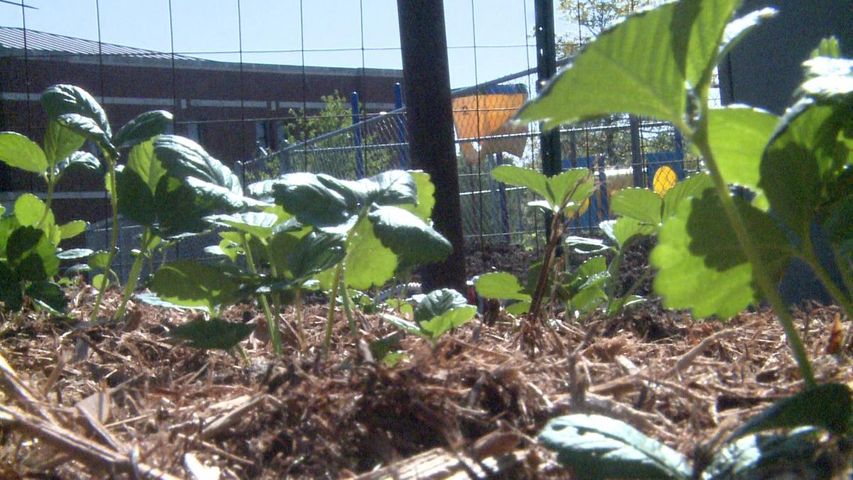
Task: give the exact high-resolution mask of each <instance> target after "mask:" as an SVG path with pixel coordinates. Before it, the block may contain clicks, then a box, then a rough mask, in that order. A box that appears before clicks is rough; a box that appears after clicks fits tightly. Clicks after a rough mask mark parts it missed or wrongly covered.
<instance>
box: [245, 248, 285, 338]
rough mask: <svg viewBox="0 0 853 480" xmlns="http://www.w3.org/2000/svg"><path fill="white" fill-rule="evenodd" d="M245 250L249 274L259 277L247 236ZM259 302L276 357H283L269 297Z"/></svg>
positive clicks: (263, 297)
mask: <svg viewBox="0 0 853 480" xmlns="http://www.w3.org/2000/svg"><path fill="white" fill-rule="evenodd" d="M243 250H244V251H245V252H246V264H247V266H248V268H249V272H251V274H252V275H257V274H258V269H257V267H256V266H255V259H254V258H253V257H252V249H251V248H250V246H249V240H248V239H247V238H246V235H243ZM258 302H259V303H260V304H261V308H262V309H263V310H264V318H266V320H267V330H269V333H270V342H271V343H272V348H273V351H274V352H275V354H276V355H281V353H282V349H281V335H280V334H279V331H278V322H276V321H275V317H274V316H273V313H272V310H271V309H270V303H269V301H268V300H267V296H266V295H264V294H260V295H258Z"/></svg>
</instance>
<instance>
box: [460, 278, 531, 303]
mask: <svg viewBox="0 0 853 480" xmlns="http://www.w3.org/2000/svg"><path fill="white" fill-rule="evenodd" d="M474 288H475V289H476V290H477V294H478V295H480V296H481V297H484V298H497V299H502V300H522V301H527V302H529V301H530V300H531V297H530V294H528V293H526V292H525V291H524V288H523V287H522V286H521V284H520V283H518V279H517V278H515V275H513V274H511V273H506V272H494V273H485V274H483V275H480V276H479V277H477V279H476V280H474Z"/></svg>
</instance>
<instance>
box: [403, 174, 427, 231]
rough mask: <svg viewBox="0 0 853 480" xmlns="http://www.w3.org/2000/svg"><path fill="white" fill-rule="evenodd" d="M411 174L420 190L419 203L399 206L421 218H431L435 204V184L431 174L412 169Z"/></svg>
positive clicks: (418, 190)
mask: <svg viewBox="0 0 853 480" xmlns="http://www.w3.org/2000/svg"><path fill="white" fill-rule="evenodd" d="M409 174H410V175H411V176H412V178H413V179H414V180H415V185H416V187H417V192H418V203H417V205H411V204H409V205H400V206H399V207H400V208H402V209H404V210H408V211H410V212H412V213H414V214H415V215H417V216H418V218H420V219H421V220H424V221H426V220H429V218H430V217H431V216H432V209H433V207H434V206H435V185H433V183H432V180H431V179H430V176H429V174H428V173H426V172H422V171H419V170H418V171H410V172H409Z"/></svg>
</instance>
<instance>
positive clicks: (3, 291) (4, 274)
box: [0, 260, 24, 312]
mask: <svg viewBox="0 0 853 480" xmlns="http://www.w3.org/2000/svg"><path fill="white" fill-rule="evenodd" d="M0 302H3V306H4V307H5V308H6V310H10V311H13V312H17V311H18V310H20V309H21V307H22V306H23V305H24V295H23V294H22V293H21V283H20V279H19V278H18V275H17V274H16V273H15V271H14V270H12V269H11V268H9V265H8V264H7V263H6V261H4V260H0Z"/></svg>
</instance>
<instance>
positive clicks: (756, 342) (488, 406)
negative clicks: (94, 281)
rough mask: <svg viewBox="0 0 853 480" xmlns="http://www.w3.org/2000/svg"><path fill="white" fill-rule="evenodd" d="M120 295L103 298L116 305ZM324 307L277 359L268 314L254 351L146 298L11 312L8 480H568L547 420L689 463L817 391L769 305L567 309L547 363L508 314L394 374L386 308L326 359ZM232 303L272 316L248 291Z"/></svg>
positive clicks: (823, 335)
mask: <svg viewBox="0 0 853 480" xmlns="http://www.w3.org/2000/svg"><path fill="white" fill-rule="evenodd" d="M68 294H69V297H70V298H71V299H72V300H71V304H70V305H69V307H70V312H71V315H70V318H72V319H77V318H86V316H87V314H88V313H89V312H88V309H89V308H90V307H89V305H91V303H92V301H93V300H94V292H93V291H92V290H91V288H90V287H88V286H82V287H80V288H73V289H69V291H68ZM118 301H119V298H118V296H117V295H115V294H111V295H108V296H107V298H106V304H105V310H106V311H105V312H104V313H105V314H109V313H110V310H111V309H114V308H115V307H116V306H117V304H118ZM289 313H290V314H289V315H287V316H286V320H288V321H291V320H292V319H293V318H294V316H293V315H292V312H289ZM326 313H327V312H326V309H325V307H324V306H311V307H307V309H306V312H305V315H304V318H305V321H306V323H307V325H306V327H307V331H308V344H309V345H310V348H309V349H308V350H307V351H305V352H300V351H299V350H298V349H297V348H295V347H294V346H293V345H292V342H291V344H288V345H287V346H286V351H285V354H284V355H283V356H281V357H278V358H275V357H274V356H272V355H271V354H270V350H269V346H268V344H267V343H266V340H265V339H266V337H267V335H266V332H265V331H264V329H263V328H261V327H258V328H257V329H256V331H255V333H254V334H253V335H252V336H251V337H250V339H249V341H248V342H244V343H243V350H244V352H245V357H241V356H240V355H232V354H229V353H224V352H220V351H201V350H196V349H191V348H188V347H185V346H180V345H175V344H173V343H171V341H170V339H169V337H168V336H167V332H168V330H169V329H170V328H171V327H172V326H174V325H177V324H181V323H183V322H185V321H186V320H187V319H188V318H189V316H191V315H190V314H188V313H186V312H184V311H177V310H163V309H158V308H154V307H150V306H146V305H135V306H133V307H132V308H131V310H130V314H129V315H128V316H127V321H126V322H124V323H121V324H102V325H87V324H82V323H80V324H78V323H74V322H70V323H60V322H57V321H56V320H50V319H48V318H46V317H43V316H40V315H37V314H35V313H33V312H28V313H25V314H24V315H22V316H20V317H17V318H16V319H10V318H6V319H4V321H3V323H2V325H3V326H2V333H0V352H2V355H3V357H5V359H6V360H7V361H8V363H9V366H10V368H9V369H4V370H5V371H4V372H3V377H2V380H3V385H4V388H3V390H2V393H0V396H2V402H0V403H2V404H3V405H5V407H3V412H2V418H3V422H4V425H5V426H4V427H3V429H2V432H3V435H2V442H3V443H2V445H0V477H3V478H20V477H30V476H48V477H52V478H69V479H70V478H103V477H104V476H105V475H107V474H110V473H111V472H121V471H124V472H126V473H127V478H134V476H137V477H139V478H142V477H147V478H155V477H157V476H156V475H153V474H152V472H153V473H160V474H162V475H160V476H159V478H169V477H168V475H172V476H173V477H177V478H205V477H199V476H198V475H201V473H199V472H202V471H204V469H205V468H209V469H218V471H219V473H220V475H221V476H220V477H219V478H284V477H292V478H355V477H357V476H359V475H365V476H364V478H393V476H394V474H393V472H391V471H390V470H385V471H384V473H383V471H379V473H374V474H370V473H369V472H371V471H373V470H375V469H377V468H380V467H383V466H388V465H396V466H397V468H396V470H394V471H396V475H398V476H399V478H416V477H415V476H414V474H413V473H412V472H420V473H419V475H420V477H421V478H452V475H454V474H456V475H459V476H458V477H455V478H468V477H469V476H473V475H478V474H479V475H485V474H487V473H488V472H490V471H492V472H493V473H494V471H495V470H498V469H500V470H501V471H503V472H504V478H571V477H570V474H569V473H568V472H567V471H565V470H564V469H562V468H560V467H559V466H558V465H557V464H556V463H555V462H554V460H553V456H552V454H551V453H549V452H548V451H546V450H544V449H542V448H541V447H539V446H537V444H536V443H535V441H534V440H533V438H534V437H535V436H536V434H537V432H538V431H539V430H541V428H542V427H543V425H544V424H545V422H546V421H547V420H548V419H550V418H552V417H555V416H558V415H562V414H566V413H570V412H571V413H579V412H589V413H603V414H606V415H609V416H613V417H615V418H618V419H621V420H624V421H626V422H628V423H629V424H631V425H633V426H635V427H637V428H638V429H639V430H641V431H643V432H644V433H646V434H648V435H650V436H652V437H654V438H657V439H659V440H661V441H662V442H664V443H665V444H667V445H669V446H671V447H673V448H675V449H676V450H678V451H680V452H683V453H685V454H687V455H688V456H689V457H691V458H694V457H695V454H696V452H698V451H700V450H697V448H699V447H700V446H701V445H702V444H703V443H704V442H714V441H719V440H720V439H723V438H725V436H726V435H727V434H728V433H730V432H731V431H732V430H733V429H734V428H735V427H736V426H738V425H740V424H741V423H742V421H743V420H744V419H745V418H747V417H749V416H751V415H753V414H754V413H756V412H758V411H760V410H762V409H764V408H766V407H767V406H768V405H770V404H771V403H772V402H773V401H775V400H777V399H780V398H782V397H785V396H787V395H790V394H793V393H795V392H797V391H799V390H801V389H802V386H803V384H802V381H801V379H800V378H799V374H798V370H797V367H796V364H795V363H794V362H793V360H792V359H791V357H790V355H789V353H788V348H787V345H786V344H785V340H784V335H783V332H782V330H781V328H780V327H779V325H778V322H777V321H776V320H775V318H774V316H773V314H772V313H770V312H769V311H757V312H747V313H743V314H741V315H738V316H737V317H736V318H734V319H732V320H731V321H729V322H717V321H709V322H698V321H694V320H693V319H691V318H690V316H689V315H686V314H680V313H675V312H670V311H662V310H660V309H659V308H657V307H656V306H655V304H653V303H650V304H647V305H645V306H641V307H637V308H632V309H629V310H628V311H627V312H625V313H623V314H621V315H619V316H616V317H613V318H604V317H600V318H593V319H591V320H589V321H587V322H586V323H584V324H578V323H575V322H572V321H568V322H566V321H561V322H558V323H557V324H556V327H555V330H554V331H555V332H556V335H554V336H547V338H550V340H549V344H550V345H549V346H547V347H546V348H545V349H544V350H543V351H541V352H539V353H538V354H537V355H536V356H535V357H534V358H531V357H529V356H527V355H526V354H524V353H522V352H521V351H520V350H519V341H518V337H517V328H516V325H514V324H513V321H512V319H511V318H509V317H505V316H500V318H499V319H498V321H497V322H496V323H495V324H494V325H492V326H489V325H485V324H483V323H481V322H479V321H473V322H470V323H469V324H467V325H465V326H464V327H463V328H460V329H458V330H456V331H455V332H454V333H452V334H450V335H446V336H444V337H442V338H441V340H439V341H438V343H437V344H436V345H435V347H433V346H432V345H431V344H430V343H429V342H427V341H425V340H423V339H420V338H415V337H406V338H404V339H403V340H402V342H401V346H402V347H403V350H404V351H405V352H406V354H407V357H408V358H407V359H405V360H403V361H402V362H400V363H399V364H398V365H396V366H395V367H393V368H391V367H386V366H383V365H381V364H377V363H376V362H374V361H373V359H372V358H371V355H370V353H369V349H367V348H366V343H365V341H369V340H372V339H376V338H380V337H382V336H384V335H386V334H389V333H391V332H392V331H393V330H392V328H391V327H389V326H388V325H387V324H385V323H384V322H383V321H382V320H381V318H380V317H379V316H378V315H362V314H357V315H358V321H359V323H360V327H361V333H362V341H353V339H352V338H351V337H350V336H349V331H348V329H347V328H346V321H345V319H344V318H342V315H340V316H339V317H340V318H338V319H337V320H338V321H337V323H336V325H337V329H336V331H335V335H334V339H333V343H332V344H333V350H332V352H331V355H330V357H329V358H328V359H323V358H321V357H320V355H319V351H320V349H319V345H321V344H322V335H323V328H324V323H325V317H326ZM837 315H839V311H838V310H837V309H836V308H835V307H814V308H810V309H808V311H801V312H799V313H798V315H797V319H798V327H799V328H800V329H801V331H802V332H803V336H804V337H805V339H806V343H807V348H808V351H809V353H810V354H811V355H812V356H813V357H812V358H813V359H814V367H815V370H816V376H817V377H818V380H819V382H821V383H822V382H830V381H833V382H840V383H847V384H848V385H851V386H853V361H851V356H853V342H851V340H850V338H851V336H850V335H849V333H848V335H847V344H846V345H843V346H842V348H841V350H840V351H839V352H838V353H837V354H835V355H830V354H827V353H826V349H827V345H828V342H829V335H830V329H831V326H832V325H833V322H834V321H835V317H836V316H837ZM226 316H227V317H229V318H231V319H232V320H237V319H239V320H241V321H245V322H252V323H257V324H258V325H263V321H262V320H261V318H262V317H261V316H260V315H259V314H258V312H257V311H255V310H254V309H252V308H251V307H249V306H247V305H238V306H236V307H232V308H231V309H229V310H228V312H227V315H226ZM846 329H848V330H849V327H846ZM287 332H288V330H287V329H286V328H285V335H284V336H285V339H292V338H293V335H292V334H288V333H287ZM99 405H100V406H101V407H100V409H99ZM104 406H108V407H109V408H103V407H104ZM99 416H100V418H98V417H99ZM49 432H53V434H55V435H59V438H60V440H61V439H62V438H65V437H63V435H65V436H66V437H68V438H65V440H68V439H69V438H71V439H73V441H71V440H68V441H69V442H70V444H65V443H62V442H61V441H60V440H57V439H56V438H52V439H49V435H48V433H49ZM57 432H59V433H57ZM75 447H76V449H75ZM98 452H100V453H98ZM104 452H106V453H104ZM110 455H112V456H110ZM105 458H106V459H105ZM834 458H836V457H834V456H833V455H832V452H828V453H827V459H828V460H829V461H830V463H831V461H832V460H833V459H834ZM109 459H112V460H109ZM407 459H408V460H409V462H408V463H407V462H406V460H407ZM411 459H415V461H412V460H411ZM196 461H197V462H198V464H200V465H203V466H199V465H198V464H196V463H194V462H196ZM501 462H503V463H501ZM193 465H195V466H193ZM499 465H500V466H499ZM151 469H155V470H151ZM134 470H135V472H136V473H133V472H134ZM146 472H148V473H146ZM430 472H432V473H431V474H433V475H434V476H429V475H430ZM208 473H211V471H208ZM193 475H196V476H195V477H193ZM383 475H385V476H384V477H383ZM206 478H216V477H213V476H211V477H206Z"/></svg>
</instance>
